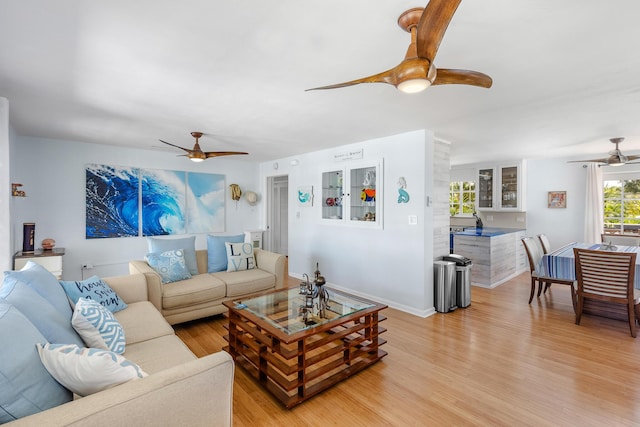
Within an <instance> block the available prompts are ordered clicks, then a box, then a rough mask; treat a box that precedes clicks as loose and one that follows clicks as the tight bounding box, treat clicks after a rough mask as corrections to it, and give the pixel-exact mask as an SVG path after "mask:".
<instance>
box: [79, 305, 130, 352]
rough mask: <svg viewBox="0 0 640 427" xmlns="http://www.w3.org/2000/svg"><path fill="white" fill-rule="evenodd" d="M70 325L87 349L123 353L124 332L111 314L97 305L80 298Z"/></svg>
mask: <svg viewBox="0 0 640 427" xmlns="http://www.w3.org/2000/svg"><path fill="white" fill-rule="evenodd" d="M71 325H72V326H73V329H75V330H76V331H77V332H78V333H79V334H80V336H81V337H82V340H83V341H84V342H85V344H86V345H87V347H93V348H100V349H103V350H109V351H113V352H114V353H118V354H122V353H124V346H125V337H124V330H123V329H122V326H121V325H120V323H119V322H118V321H117V320H116V318H115V317H114V316H113V313H111V312H110V311H109V309H107V308H105V307H103V306H102V305H100V304H99V303H97V302H95V301H93V300H90V299H86V298H80V299H79V300H78V303H77V304H76V308H75V309H74V311H73V316H72V317H71Z"/></svg>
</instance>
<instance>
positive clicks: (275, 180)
mask: <svg viewBox="0 0 640 427" xmlns="http://www.w3.org/2000/svg"><path fill="white" fill-rule="evenodd" d="M266 234H267V235H266V239H265V240H266V243H267V245H268V246H267V249H268V250H270V251H272V252H276V253H279V254H282V255H289V177H288V176H287V175H282V176H270V177H268V178H267V233H266Z"/></svg>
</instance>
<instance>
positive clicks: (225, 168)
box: [4, 136, 262, 280]
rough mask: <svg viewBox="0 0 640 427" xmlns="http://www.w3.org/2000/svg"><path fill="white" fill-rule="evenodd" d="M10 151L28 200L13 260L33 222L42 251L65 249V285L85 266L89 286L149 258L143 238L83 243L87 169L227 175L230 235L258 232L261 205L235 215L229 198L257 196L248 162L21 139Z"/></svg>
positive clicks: (18, 207)
mask: <svg viewBox="0 0 640 427" xmlns="http://www.w3.org/2000/svg"><path fill="white" fill-rule="evenodd" d="M12 148H13V152H12V153H11V166H12V168H11V179H12V182H20V183H22V184H24V187H22V189H23V190H24V191H25V192H26V194H27V197H25V198H14V201H13V207H12V219H11V226H12V227H13V233H14V234H15V236H17V237H16V239H15V241H14V244H13V245H14V247H13V248H12V249H13V252H16V251H19V250H21V249H22V237H21V236H22V224H23V222H29V221H33V222H35V223H36V243H37V244H39V243H40V242H41V241H42V239H44V238H47V237H51V238H53V239H55V240H56V245H57V246H58V247H64V248H65V249H66V254H65V256H64V258H63V264H64V266H63V269H64V271H63V278H64V279H65V280H76V279H80V278H82V277H83V272H82V270H81V268H80V266H81V265H82V264H83V263H86V262H88V263H91V264H93V265H94V266H95V269H94V270H88V271H85V272H84V277H85V278H86V277H88V276H90V275H93V274H97V275H99V276H109V275H119V274H128V262H129V260H132V259H142V258H143V257H144V256H145V254H146V253H147V245H146V239H145V238H144V237H129V238H114V239H90V240H87V239H85V165H87V164H90V163H98V164H107V165H113V166H135V167H140V168H151V169H167V170H184V171H191V172H204V173H217V174H223V175H226V188H227V197H226V202H227V212H226V233H225V234H227V233H228V234H239V233H242V232H243V231H244V230H247V229H255V228H257V227H258V225H259V218H260V217H259V214H260V208H261V207H260V205H261V204H262V202H259V203H258V205H256V206H253V207H252V206H249V204H247V203H246V202H245V201H244V199H241V200H240V201H239V202H238V204H237V207H236V202H234V201H231V200H230V198H229V196H228V188H229V184H231V183H236V184H239V185H240V187H241V188H242V189H243V190H254V191H255V190H257V188H258V180H257V176H258V173H257V165H256V164H255V163H251V162H248V161H246V160H234V159H233V158H219V159H218V158H216V159H210V160H207V161H205V162H202V163H193V162H191V161H189V160H187V159H186V158H184V157H176V155H175V154H172V153H170V152H167V151H157V152H156V151H149V150H134V149H128V148H123V147H114V146H107V145H98V144H88V143H80V142H70V141H60V140H52V139H40V138H28V137H22V136H18V137H16V141H15V143H14V144H12ZM175 237H179V236H175ZM36 246H37V245H36ZM196 248H203V249H204V248H206V234H198V235H196ZM4 261H5V262H6V259H5V260H4Z"/></svg>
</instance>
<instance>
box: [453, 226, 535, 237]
mask: <svg viewBox="0 0 640 427" xmlns="http://www.w3.org/2000/svg"><path fill="white" fill-rule="evenodd" d="M522 231H525V229H523V228H501V227H482V228H474V227H471V228H465V229H464V230H463V231H454V232H453V234H454V235H458V236H481V237H494V236H502V235H503V234H509V233H519V232H522Z"/></svg>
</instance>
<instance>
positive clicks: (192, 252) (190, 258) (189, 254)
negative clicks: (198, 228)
mask: <svg viewBox="0 0 640 427" xmlns="http://www.w3.org/2000/svg"><path fill="white" fill-rule="evenodd" d="M147 244H148V246H149V253H161V252H166V251H171V250H175V249H182V250H183V251H184V261H185V262H186V263H187V269H188V270H189V273H191V274H193V275H195V274H198V262H197V261H196V236H191V237H183V238H180V239H160V238H157V237H147Z"/></svg>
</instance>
